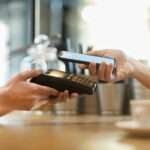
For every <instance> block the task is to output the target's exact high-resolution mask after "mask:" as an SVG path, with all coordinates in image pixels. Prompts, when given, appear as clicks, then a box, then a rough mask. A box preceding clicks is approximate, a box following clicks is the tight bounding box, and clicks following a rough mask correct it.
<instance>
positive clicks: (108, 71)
mask: <svg viewBox="0 0 150 150" xmlns="http://www.w3.org/2000/svg"><path fill="white" fill-rule="evenodd" d="M87 54H89V55H94V56H101V57H103V56H104V57H112V58H115V59H116V61H117V73H116V75H115V74H113V73H112V71H113V65H112V64H107V63H106V62H102V63H101V65H100V67H99V68H98V71H96V63H94V62H91V63H90V64H89V65H88V66H87V65H83V64H80V65H79V67H80V68H81V69H84V68H88V69H89V72H90V74H91V75H97V77H98V79H99V80H103V81H107V82H117V81H119V80H124V79H126V78H127V77H128V76H129V75H130V73H131V72H132V69H133V67H132V64H131V63H130V58H129V57H128V56H127V55H126V54H125V53H124V52H123V51H121V50H114V49H107V50H106V49H104V50H98V51H90V52H88V53H87Z"/></svg>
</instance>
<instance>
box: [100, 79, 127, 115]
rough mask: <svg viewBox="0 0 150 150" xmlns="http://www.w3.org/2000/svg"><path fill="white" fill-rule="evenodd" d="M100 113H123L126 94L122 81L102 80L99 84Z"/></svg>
mask: <svg viewBox="0 0 150 150" xmlns="http://www.w3.org/2000/svg"><path fill="white" fill-rule="evenodd" d="M98 95H99V96H98V97H99V107H100V114H102V115H121V114H122V113H123V102H124V95H125V84H124V82H123V81H120V82H118V83H115V84H111V83H110V84H108V83H105V82H104V83H102V82H100V83H99V84H98Z"/></svg>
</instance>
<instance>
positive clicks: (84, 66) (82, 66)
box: [79, 64, 88, 69]
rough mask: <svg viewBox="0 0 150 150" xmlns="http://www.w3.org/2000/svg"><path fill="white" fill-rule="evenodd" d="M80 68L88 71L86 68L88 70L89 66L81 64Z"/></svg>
mask: <svg viewBox="0 0 150 150" xmlns="http://www.w3.org/2000/svg"><path fill="white" fill-rule="evenodd" d="M79 68H80V69H86V68H88V65H85V64H79Z"/></svg>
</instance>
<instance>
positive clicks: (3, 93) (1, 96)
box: [0, 87, 9, 109]
mask: <svg viewBox="0 0 150 150" xmlns="http://www.w3.org/2000/svg"><path fill="white" fill-rule="evenodd" d="M8 93H9V92H8V90H7V88H5V87H0V109H1V108H8V109H9V106H8V101H9V94H8Z"/></svg>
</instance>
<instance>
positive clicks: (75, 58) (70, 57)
mask: <svg viewBox="0 0 150 150" xmlns="http://www.w3.org/2000/svg"><path fill="white" fill-rule="evenodd" d="M58 58H59V59H60V60H63V61H69V62H74V63H80V64H85V65H88V64H90V63H91V62H95V63H96V68H99V65H100V64H101V63H102V62H106V63H108V64H110V63H111V64H112V65H113V66H114V67H113V73H115V72H116V65H117V64H116V60H115V59H114V58H110V57H100V56H92V55H86V54H80V53H72V52H67V51H60V53H59V55H58Z"/></svg>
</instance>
